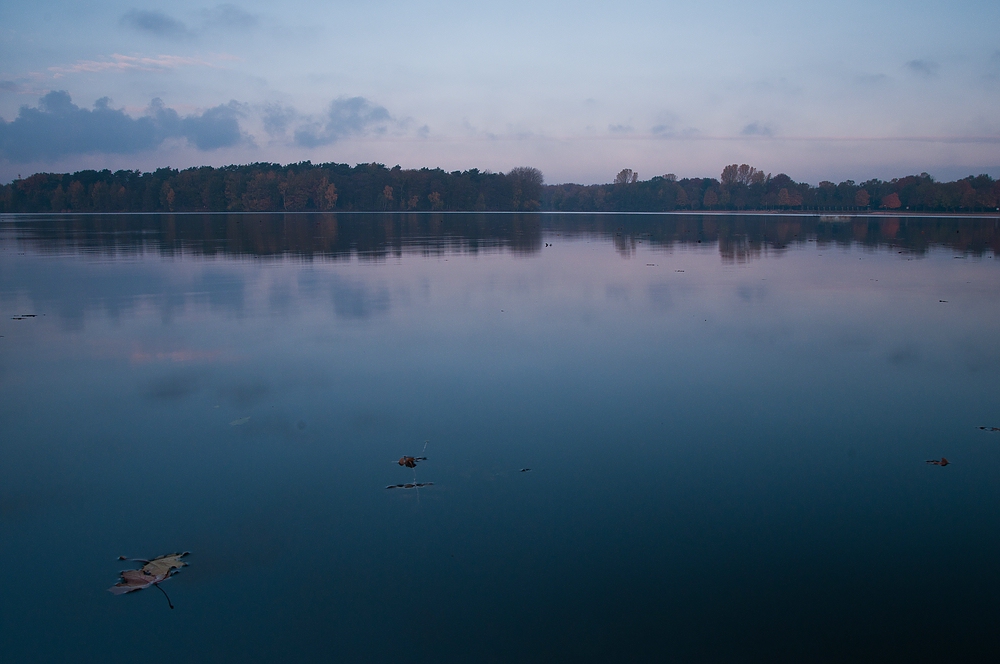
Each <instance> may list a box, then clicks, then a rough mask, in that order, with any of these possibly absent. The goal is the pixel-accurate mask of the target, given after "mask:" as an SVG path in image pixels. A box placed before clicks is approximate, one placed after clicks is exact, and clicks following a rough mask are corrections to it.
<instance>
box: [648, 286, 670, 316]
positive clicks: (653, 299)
mask: <svg viewBox="0 0 1000 664" xmlns="http://www.w3.org/2000/svg"><path fill="white" fill-rule="evenodd" d="M671 290H672V289H671V288H670V285H669V284H650V285H649V302H650V303H651V304H652V305H653V308H654V309H657V310H659V311H670V310H671V309H673V308H674V297H673V295H672V294H671Z"/></svg>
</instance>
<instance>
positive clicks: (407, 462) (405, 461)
mask: <svg viewBox="0 0 1000 664" xmlns="http://www.w3.org/2000/svg"><path fill="white" fill-rule="evenodd" d="M418 461H427V457H411V456H404V457H399V465H400V466H406V467H407V468H416V467H417V462H418Z"/></svg>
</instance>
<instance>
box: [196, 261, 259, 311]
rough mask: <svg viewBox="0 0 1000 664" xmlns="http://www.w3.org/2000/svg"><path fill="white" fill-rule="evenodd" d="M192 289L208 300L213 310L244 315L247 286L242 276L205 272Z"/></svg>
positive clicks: (223, 272) (222, 272)
mask: <svg viewBox="0 0 1000 664" xmlns="http://www.w3.org/2000/svg"><path fill="white" fill-rule="evenodd" d="M192 289H193V290H195V291H198V292H199V294H200V295H202V296H204V297H206V298H207V299H208V305H209V307H211V308H212V309H213V310H218V311H228V312H231V313H242V312H243V309H244V306H245V291H246V289H245V284H244V283H243V276H242V275H241V274H238V273H237V274H233V273H230V272H225V271H222V270H203V271H202V272H201V274H200V275H199V276H198V279H196V280H195V282H194V284H193V285H192Z"/></svg>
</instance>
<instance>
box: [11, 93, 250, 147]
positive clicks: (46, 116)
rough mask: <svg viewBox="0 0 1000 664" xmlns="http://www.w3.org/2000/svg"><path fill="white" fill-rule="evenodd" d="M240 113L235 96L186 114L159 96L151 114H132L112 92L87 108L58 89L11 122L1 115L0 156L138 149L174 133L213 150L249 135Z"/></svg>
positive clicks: (151, 105) (153, 102)
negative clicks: (115, 105)
mask: <svg viewBox="0 0 1000 664" xmlns="http://www.w3.org/2000/svg"><path fill="white" fill-rule="evenodd" d="M240 114H241V107H240V105H239V104H238V103H237V102H235V101H232V102H229V103H228V104H222V105H219V106H216V107H214V108H210V109H208V110H206V111H205V112H203V113H196V114H192V115H188V116H184V117H181V116H180V115H179V114H178V113H177V111H175V110H173V109H172V108H167V107H166V106H164V105H163V102H162V101H160V100H159V99H154V100H153V101H152V103H150V106H149V109H148V110H147V114H146V115H144V116H142V117H139V118H133V117H131V116H129V115H127V114H126V113H125V112H124V111H123V110H122V109H114V108H111V106H110V100H109V99H108V98H107V97H105V98H103V99H99V100H97V102H96V103H95V104H94V108H93V110H88V109H85V108H80V107H79V106H77V105H76V104H74V103H73V101H72V99H71V98H70V96H69V93H67V92H65V91H63V90H59V91H53V92H50V93H48V94H47V95H45V96H44V97H42V98H41V99H40V100H39V102H38V107H37V108H32V107H29V106H22V107H21V109H20V112H19V113H18V115H17V118H15V119H14V120H13V121H12V122H6V121H4V120H3V119H2V118H0V157H2V158H4V159H7V160H10V161H13V162H29V161H36V160H41V159H55V158H58V157H63V156H67V155H75V154H86V153H105V154H135V153H138V152H145V151H149V150H154V149H156V148H157V147H159V146H160V144H161V143H163V142H164V141H165V140H167V139H169V138H184V139H186V140H187V141H188V143H190V144H191V145H193V146H195V147H196V148H198V149H199V150H214V149H217V148H224V147H230V146H234V145H237V144H239V143H241V142H243V141H246V140H249V139H248V138H247V137H246V136H245V135H244V134H243V133H242V132H241V130H240V124H239V120H238V117H239V115H240Z"/></svg>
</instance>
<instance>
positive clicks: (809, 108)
mask: <svg viewBox="0 0 1000 664" xmlns="http://www.w3.org/2000/svg"><path fill="white" fill-rule="evenodd" d="M997 24H1000V6H998V5H996V4H995V3H987V2H980V1H965V2H958V3H953V4H952V5H948V6H944V5H940V4H936V3H931V2H924V1H917V2H902V1H890V2H880V3H876V4H875V5H872V4H869V3H863V2H860V1H857V0H847V1H846V2H843V3H840V4H839V5H837V6H835V7H834V6H826V5H807V6H803V5H801V3H793V2H784V1H778V2H774V1H772V2H766V3H763V4H758V5H747V4H745V3H738V2H731V1H729V0H715V1H712V2H706V3H699V4H682V3H671V2H666V3H664V2H647V1H644V0H642V1H638V2H635V3H631V4H629V5H624V6H621V7H620V8H616V7H609V6H607V5H606V4H598V3H594V2H582V3H581V2H576V3H565V2H553V3H530V2H524V1H522V0H511V1H509V2H506V3H503V4H494V5H489V6H485V7H479V6H470V5H468V4H466V3H459V2H455V1H453V0H440V1H437V2H421V3H401V2H397V1H394V0H382V1H376V2H371V3H366V4H364V5H356V4H351V3H340V2H336V3H328V2H309V1H298V2H289V3H285V4H283V5H282V6H281V9H280V11H279V10H277V9H276V8H275V6H274V5H271V4H269V3H265V2H257V1H254V2H234V3H224V4H211V3H210V4H202V3H195V2H189V1H187V0H179V1H177V2H174V3H170V4H164V5H156V4H148V3H147V4H143V5H139V4H136V3H131V2H117V1H99V2H97V3H96V4H95V3H91V4H90V5H87V6H86V7H83V6H80V5H79V4H77V3H68V2H54V3H47V4H46V5H44V6H36V5H28V4H20V5H16V6H5V7H3V8H2V9H0V25H3V26H4V27H3V28H0V30H2V33H3V35H4V39H3V40H2V41H0V54H2V64H0V118H2V119H3V120H4V124H0V181H3V182H7V181H10V180H11V179H13V178H15V177H17V176H18V175H19V174H20V175H25V176H26V175H29V174H31V173H34V172H38V171H73V170H79V169H83V168H95V169H103V168H109V169H112V170H116V169H142V170H152V169H155V168H158V167H162V166H171V167H175V168H185V167H190V166H199V165H214V166H221V165H225V164H232V163H252V162H258V161H270V162H280V163H289V162H298V161H305V160H310V161H312V162H313V163H319V162H328V161H336V162H341V163H349V164H355V163H360V162H380V163H384V164H387V165H389V166H392V165H395V164H399V165H401V166H403V167H404V168H421V167H425V166H426V167H430V168H434V167H441V168H444V169H445V170H449V171H450V170H465V169H468V168H479V169H481V170H492V171H507V170H509V169H510V168H512V167H514V166H520V165H529V166H535V167H537V168H539V169H541V170H542V171H543V173H544V174H545V179H546V182H549V183H560V182H578V183H583V184H590V183H596V182H609V181H610V180H611V179H612V178H613V177H614V174H615V173H616V172H617V171H618V170H620V169H621V168H625V167H628V168H632V169H634V170H636V171H637V172H639V174H640V177H641V178H643V179H647V178H649V177H652V176H654V175H661V174H664V173H668V172H671V173H676V174H677V175H678V176H679V177H719V172H720V171H721V168H722V166H724V165H725V164H728V163H749V164H752V165H754V166H756V167H758V168H760V169H762V170H764V171H765V172H771V173H779V172H784V173H787V174H788V175H790V176H791V177H792V178H794V179H796V180H799V181H806V182H811V183H813V184H815V183H817V182H818V181H819V180H824V179H829V180H834V181H841V180H844V179H854V180H857V181H862V180H866V179H869V178H873V177H877V178H881V179H890V178H892V177H901V176H904V175H908V174H914V173H920V172H928V173H930V174H931V175H933V176H934V177H936V178H938V179H941V180H950V179H955V178H958V177H964V176H966V175H974V174H979V173H988V174H990V175H992V176H994V177H1000V117H998V116H997V114H996V111H995V109H996V108H1000V40H998V38H997V37H996V31H995V28H994V27H993V26H996V25H997ZM54 91H65V93H67V94H68V97H69V99H71V102H68V101H67V100H66V98H65V97H59V98H58V99H56V98H54V97H49V98H46V97H45V95H47V94H50V93H52V92H54ZM154 100H159V101H155V102H154ZM56 101H58V102H59V105H58V106H57V105H56V104H55V102H56ZM157 104H159V106H157ZM23 107H25V108H26V109H27V110H21V109H22V108H23ZM157 109H161V111H163V110H165V111H168V112H170V113H173V114H174V115H173V116H172V117H174V118H176V121H175V122H174V124H173V125H170V124H169V123H168V124H164V122H166V120H162V118H163V117H165V116H156V113H157V112H158V111H157ZM98 110H101V113H100V114H98V113H97V111H98ZM25 113H27V114H28V115H25V116H24V118H20V119H19V114H22V115H23V114H25ZM29 116H30V118H31V119H32V122H34V123H35V124H34V125H31V126H32V127H34V129H33V130H32V131H35V133H31V131H29V123H28V122H27V119H28V118H29ZM98 116H99V117H98ZM158 117H159V118H160V119H157V118H158ZM140 118H149V120H146V121H144V123H145V124H143V123H138V122H135V121H136V120H138V119H140ZM47 123H51V124H52V125H53V126H55V125H63V126H66V127H68V129H69V130H71V132H75V133H72V136H74V137H75V138H79V140H74V141H66V140H64V139H62V140H61V142H60V140H57V139H56V138H55V137H54V134H53V132H51V131H48V130H47V127H48V126H49V124H47ZM74 123H75V124H74ZM157 123H159V124H157ZM177 123H180V124H177ZM154 125H155V126H154ZM181 127H183V128H181ZM50 137H51V138H50Z"/></svg>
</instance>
